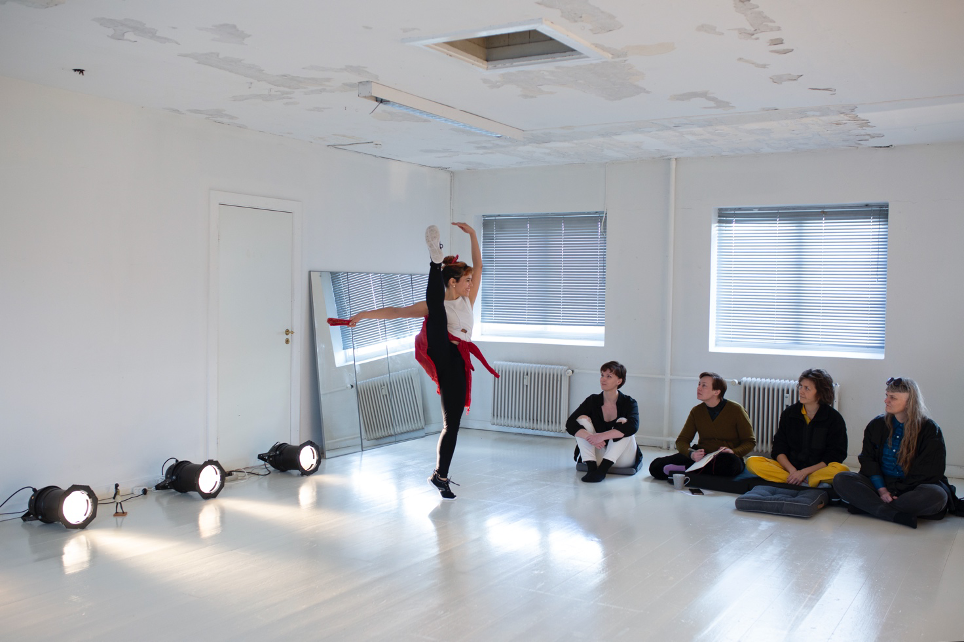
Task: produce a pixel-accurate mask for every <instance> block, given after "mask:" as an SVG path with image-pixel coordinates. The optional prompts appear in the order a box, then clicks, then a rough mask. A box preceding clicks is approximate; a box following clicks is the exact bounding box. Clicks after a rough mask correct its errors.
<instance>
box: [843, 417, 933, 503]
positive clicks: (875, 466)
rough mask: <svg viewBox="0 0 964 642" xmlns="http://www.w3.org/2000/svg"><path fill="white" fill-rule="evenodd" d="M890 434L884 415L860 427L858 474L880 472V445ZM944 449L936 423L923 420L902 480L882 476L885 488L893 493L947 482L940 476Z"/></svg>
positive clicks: (871, 475) (881, 455) (871, 474)
mask: <svg viewBox="0 0 964 642" xmlns="http://www.w3.org/2000/svg"><path fill="white" fill-rule="evenodd" d="M889 436H890V430H888V428H887V424H886V423H885V422H884V415H878V416H876V417H874V418H873V419H872V420H871V421H870V423H869V424H867V428H865V429H864V447H863V450H861V452H860V455H859V456H858V459H859V460H860V474H861V475H864V476H866V477H873V476H874V475H880V476H881V477H883V475H884V473H883V471H882V470H881V468H880V464H881V461H883V452H884V449H883V447H884V445H885V444H886V443H887V438H888V437H889ZM946 457H947V451H946V450H945V448H944V436H943V435H942V434H941V429H940V426H938V425H937V424H936V423H934V421H933V420H932V419H928V420H927V421H925V422H924V423H923V424H922V425H921V427H920V433H919V434H918V436H917V454H916V455H915V456H914V460H913V461H912V462H911V463H910V470H905V471H904V477H903V479H894V478H892V477H889V478H888V477H885V479H886V481H887V489H888V490H889V491H891V492H896V493H897V494H900V493H906V492H907V491H909V490H914V489H915V488H917V487H918V486H920V485H921V484H941V483H944V484H946V483H947V478H946V477H944V464H945V459H946Z"/></svg>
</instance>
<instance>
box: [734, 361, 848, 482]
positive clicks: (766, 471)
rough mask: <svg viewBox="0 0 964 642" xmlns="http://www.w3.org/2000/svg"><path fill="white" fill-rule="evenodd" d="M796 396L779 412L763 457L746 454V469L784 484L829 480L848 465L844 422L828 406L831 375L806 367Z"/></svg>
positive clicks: (831, 385)
mask: <svg viewBox="0 0 964 642" xmlns="http://www.w3.org/2000/svg"><path fill="white" fill-rule="evenodd" d="M798 392H799V399H800V401H798V402H797V403H795V404H792V405H790V406H788V407H787V408H786V409H785V410H784V411H783V414H782V415H780V426H779V428H777V433H776V434H775V435H774V436H773V451H772V452H771V453H770V455H771V457H772V459H771V458H768V457H750V458H749V459H747V460H746V467H747V468H748V469H749V470H750V472H751V473H753V474H754V475H757V476H759V477H762V478H763V479H766V480H768V481H774V482H781V483H785V484H797V485H804V484H807V485H809V486H811V487H814V486H817V485H818V484H820V483H827V484H829V483H831V482H832V481H833V477H834V475H836V474H837V473H841V472H846V471H849V470H850V469H849V468H847V467H846V466H844V465H843V464H842V463H841V462H842V461H843V460H844V459H846V457H847V424H846V423H845V422H844V418H843V416H842V415H841V414H840V413H839V412H837V411H836V410H834V409H833V400H834V391H833V379H832V378H831V376H830V374H829V373H827V371H826V370H820V369H811V370H805V371H804V372H803V374H801V375H800V379H799V380H798Z"/></svg>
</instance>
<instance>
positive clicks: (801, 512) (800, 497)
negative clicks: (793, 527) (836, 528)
mask: <svg viewBox="0 0 964 642" xmlns="http://www.w3.org/2000/svg"><path fill="white" fill-rule="evenodd" d="M829 502H830V498H829V497H828V496H827V493H826V491H823V490H820V489H816V488H807V489H801V490H793V489H789V488H777V487H774V486H762V485H760V486H754V487H753V488H751V489H750V490H748V491H747V492H746V493H744V494H743V495H740V496H739V497H737V498H736V508H737V510H742V511H748V512H752V513H769V514H771V515H787V516H789V517H813V515H814V514H815V513H816V512H817V511H818V510H820V509H821V508H823V507H824V506H826V505H827V504H828V503H829Z"/></svg>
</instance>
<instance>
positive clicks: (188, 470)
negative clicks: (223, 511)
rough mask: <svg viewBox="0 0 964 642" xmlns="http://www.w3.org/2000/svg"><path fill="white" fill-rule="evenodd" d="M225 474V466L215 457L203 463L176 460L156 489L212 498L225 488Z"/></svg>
mask: <svg viewBox="0 0 964 642" xmlns="http://www.w3.org/2000/svg"><path fill="white" fill-rule="evenodd" d="M225 476H226V475H225V472H224V468H222V467H221V464H219V463H218V462H216V461H215V460H213V459H209V460H207V461H206V462H204V463H203V464H192V463H191V462H189V461H186V460H185V461H175V462H174V463H173V464H171V465H170V466H169V467H168V469H167V472H165V473H164V481H162V482H161V483H160V484H158V485H157V486H155V487H154V490H168V489H173V490H176V491H177V492H179V493H197V494H198V495H200V496H201V497H203V498H204V499H212V498H214V497H217V496H218V493H220V492H221V489H223V488H224V478H225Z"/></svg>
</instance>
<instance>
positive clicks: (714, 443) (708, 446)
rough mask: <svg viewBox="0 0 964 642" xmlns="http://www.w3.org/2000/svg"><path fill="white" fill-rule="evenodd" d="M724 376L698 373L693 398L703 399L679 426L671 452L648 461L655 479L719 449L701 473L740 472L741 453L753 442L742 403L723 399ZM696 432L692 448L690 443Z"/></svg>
mask: <svg viewBox="0 0 964 642" xmlns="http://www.w3.org/2000/svg"><path fill="white" fill-rule="evenodd" d="M725 394H726V380H725V379H724V378H723V377H721V376H720V375H718V374H716V373H715V372H703V373H701V374H700V381H699V384H697V386H696V398H697V399H699V400H700V401H702V402H703V403H701V404H698V405H696V406H693V409H692V410H690V414H689V417H687V418H686V423H685V424H683V430H682V431H680V434H679V437H677V438H676V450H677V451H678V452H677V453H676V454H675V455H669V456H667V457H659V458H658V459H654V460H653V463H651V464H650V465H649V474H650V475H652V476H653V477H655V478H656V479H667V478H668V477H669V476H670V475H672V474H673V473H681V472H683V471H684V470H686V469H687V468H688V467H689V466H692V465H693V464H695V463H696V462H698V461H700V460H701V459H703V457H706V456H707V455H709V454H711V453H713V452H716V451H717V450H720V451H721V452H720V453H719V454H717V455H716V456H715V457H714V458H713V460H712V461H711V462H710V463H709V464H708V465H706V466H704V467H703V468H702V469H700V473H701V474H703V475H719V476H721V477H736V476H737V475H739V474H740V473H742V472H743V469H744V465H743V457H744V456H745V455H746V454H748V453H749V452H750V451H751V450H753V447H754V446H755V445H756V437H754V436H753V428H752V427H751V426H750V418H749V417H748V416H747V414H746V410H744V409H743V406H741V405H740V404H738V403H736V402H735V401H729V400H727V399H724V398H723V396H724V395H725ZM697 434H699V440H698V441H697V443H696V448H695V449H693V448H691V447H690V442H692V441H693V437H695V436H697Z"/></svg>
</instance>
